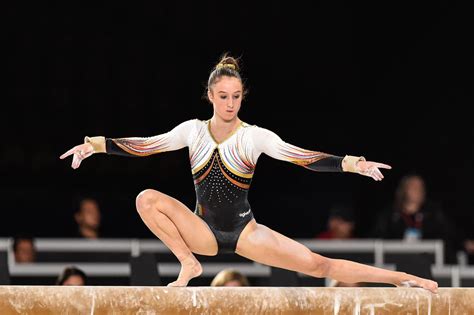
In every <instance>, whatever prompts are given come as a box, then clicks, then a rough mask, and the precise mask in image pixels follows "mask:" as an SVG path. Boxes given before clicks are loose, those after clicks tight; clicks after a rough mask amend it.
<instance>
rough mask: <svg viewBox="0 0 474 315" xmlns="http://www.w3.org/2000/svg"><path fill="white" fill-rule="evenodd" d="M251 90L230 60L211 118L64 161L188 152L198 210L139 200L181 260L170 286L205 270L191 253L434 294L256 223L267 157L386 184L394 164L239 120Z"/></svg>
mask: <svg viewBox="0 0 474 315" xmlns="http://www.w3.org/2000/svg"><path fill="white" fill-rule="evenodd" d="M245 92H246V90H245V86H244V84H243V81H242V78H241V76H240V73H239V65H238V62H237V60H236V59H234V58H232V57H229V56H224V57H223V58H222V59H221V60H220V61H219V63H218V64H217V65H216V66H215V68H214V69H213V70H212V72H211V74H210V76H209V80H208V85H207V96H208V99H209V101H210V102H211V103H212V105H213V108H214V115H213V116H212V118H211V119H209V120H205V121H203V120H199V119H191V120H188V121H185V122H183V123H181V124H179V125H178V126H176V127H175V128H173V129H172V130H171V131H169V132H166V133H163V134H160V135H156V136H153V137H147V138H138V137H133V138H117V139H111V138H105V137H101V136H99V137H86V138H85V143H84V144H81V145H77V146H75V147H73V148H72V149H70V150H69V151H67V152H66V153H64V154H63V155H62V156H61V157H60V158H61V159H64V158H66V157H68V156H70V155H73V160H72V168H74V169H76V168H78V167H79V166H80V164H81V162H82V161H83V160H84V159H86V158H88V157H89V156H91V155H92V154H94V153H108V154H118V155H125V156H147V155H151V154H156V153H161V152H166V151H172V150H178V149H181V148H184V147H188V148H189V158H190V162H191V169H192V175H193V179H194V184H195V189H196V198H197V200H196V201H197V202H196V208H195V211H194V213H193V212H192V211H191V210H190V209H189V208H187V207H186V206H185V205H184V204H183V203H181V202H180V201H178V200H176V199H175V198H173V197H170V196H168V195H166V194H164V193H162V192H160V191H156V190H153V189H147V190H144V191H142V192H141V193H140V194H139V195H138V196H137V198H136V206H137V210H138V213H139V215H140V217H141V218H142V220H143V221H144V222H145V224H146V225H147V226H148V228H149V229H150V230H151V231H152V232H153V233H154V234H155V235H156V236H157V237H158V238H159V239H160V240H162V241H163V243H164V244H165V245H166V246H168V248H169V249H170V250H171V251H172V252H173V254H174V255H176V257H177V258H178V260H179V261H180V263H181V271H180V273H179V276H178V279H177V280H176V281H174V282H171V283H169V284H168V286H186V285H187V284H188V282H189V280H190V279H192V278H194V277H198V276H199V275H200V274H201V273H202V267H201V264H200V263H199V262H198V260H197V259H196V257H195V256H194V254H193V253H196V254H200V255H210V256H214V255H216V254H217V253H222V252H235V253H237V254H239V255H241V256H243V257H246V258H248V259H251V260H253V261H256V262H259V263H262V264H265V265H269V266H275V267H279V268H284V269H289V270H293V271H297V272H301V273H305V274H307V275H310V276H313V277H329V278H332V279H335V280H338V281H342V282H348V283H355V282H381V283H390V284H393V285H396V286H417V287H423V288H425V289H428V290H430V291H433V292H436V290H437V287H438V285H437V283H436V282H434V281H431V280H427V279H422V278H419V277H416V276H413V275H409V274H407V273H404V272H394V271H389V270H384V269H380V268H375V267H371V266H368V265H363V264H359V263H355V262H352V261H347V260H341V259H330V258H326V257H323V256H321V255H318V254H316V253H313V252H311V251H310V250H309V249H308V248H307V247H305V246H304V245H302V244H300V243H298V242H296V241H294V240H292V239H290V238H288V237H286V236H284V235H282V234H280V233H278V232H276V231H273V230H272V229H270V228H268V227H266V226H264V225H262V224H258V223H257V222H256V221H255V219H254V218H253V214H252V210H251V208H250V205H249V202H248V200H247V194H248V191H249V188H250V183H251V181H252V176H253V174H254V171H255V166H256V164H257V160H258V157H259V156H260V154H262V153H265V154H267V155H269V156H271V157H272V158H275V159H278V160H283V161H288V162H291V163H294V164H297V165H300V166H303V167H305V168H308V169H310V170H313V171H321V172H352V173H358V174H361V175H365V176H368V177H371V178H373V179H374V180H376V181H380V180H382V179H383V175H382V173H381V172H380V170H379V169H390V168H391V167H390V166H388V165H385V164H382V163H376V162H369V161H366V160H365V159H364V158H363V157H354V156H349V155H346V156H345V157H339V156H335V155H331V154H326V153H322V152H317V151H311V150H306V149H302V148H299V147H297V146H294V145H292V144H289V143H286V142H284V141H283V140H282V139H281V138H280V137H279V136H278V135H277V134H275V133H274V132H272V131H270V130H268V129H265V128H262V127H259V126H256V125H251V124H248V123H245V122H243V121H241V120H240V119H239V117H238V112H239V109H240V106H241V102H242V99H243V97H244V95H245Z"/></svg>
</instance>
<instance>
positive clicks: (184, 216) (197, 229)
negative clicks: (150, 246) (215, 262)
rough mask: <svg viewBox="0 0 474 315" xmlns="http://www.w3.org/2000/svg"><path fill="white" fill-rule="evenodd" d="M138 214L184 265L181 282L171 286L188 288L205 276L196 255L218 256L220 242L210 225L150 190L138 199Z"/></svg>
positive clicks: (180, 274)
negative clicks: (196, 279) (193, 281)
mask: <svg viewBox="0 0 474 315" xmlns="http://www.w3.org/2000/svg"><path fill="white" fill-rule="evenodd" d="M136 203H137V210H138V213H139V214H140V217H141V218H142V220H143V222H145V224H146V226H148V228H149V229H150V230H151V231H152V232H153V233H154V234H155V235H156V236H157V237H158V238H159V239H160V240H162V241H163V243H164V244H165V245H166V246H168V248H169V249H170V250H171V251H172V252H173V254H174V255H175V256H176V257H177V258H178V260H179V261H180V263H181V271H180V273H179V276H178V279H177V280H176V281H174V282H172V283H170V284H168V285H169V286H186V285H187V284H188V281H189V280H190V279H192V278H194V277H197V276H199V275H200V274H201V273H202V267H201V264H200V263H199V262H198V261H197V259H196V257H195V256H194V255H193V253H196V254H200V255H209V256H213V255H216V254H217V241H216V239H215V237H214V234H212V232H211V230H210V229H209V227H208V226H207V224H206V223H205V222H204V221H203V220H202V219H201V218H199V217H198V216H196V215H195V214H194V213H193V212H192V211H191V210H190V209H189V208H188V207H186V206H185V205H184V204H183V203H181V202H180V201H178V200H176V199H175V198H173V197H170V196H168V195H166V194H163V193H161V192H159V191H156V190H152V189H147V190H144V191H142V192H141V193H140V194H139V195H138V196H137V201H136Z"/></svg>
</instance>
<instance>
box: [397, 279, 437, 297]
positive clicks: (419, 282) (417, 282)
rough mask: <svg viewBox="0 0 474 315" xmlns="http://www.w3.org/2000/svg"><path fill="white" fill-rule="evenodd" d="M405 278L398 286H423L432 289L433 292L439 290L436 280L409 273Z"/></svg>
mask: <svg viewBox="0 0 474 315" xmlns="http://www.w3.org/2000/svg"><path fill="white" fill-rule="evenodd" d="M403 278H404V280H402V281H401V282H400V284H398V285H397V286H399V287H415V288H423V289H426V290H429V291H431V292H432V293H437V292H438V283H437V282H435V281H432V280H428V279H423V278H419V277H415V276H412V275H409V274H405V275H404V277H403Z"/></svg>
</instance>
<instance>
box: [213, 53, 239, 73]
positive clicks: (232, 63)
mask: <svg viewBox="0 0 474 315" xmlns="http://www.w3.org/2000/svg"><path fill="white" fill-rule="evenodd" d="M222 68H229V69H232V70H235V71H237V72H239V70H240V67H239V62H238V61H237V59H235V58H234V57H230V56H227V55H224V57H222V58H221V60H220V61H219V63H218V64H217V65H216V69H222Z"/></svg>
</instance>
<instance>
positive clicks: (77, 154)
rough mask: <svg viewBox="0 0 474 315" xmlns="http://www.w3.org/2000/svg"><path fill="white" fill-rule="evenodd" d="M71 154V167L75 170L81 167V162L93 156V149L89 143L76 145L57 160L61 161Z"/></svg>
mask: <svg viewBox="0 0 474 315" xmlns="http://www.w3.org/2000/svg"><path fill="white" fill-rule="evenodd" d="M71 154H73V157H72V163H71V167H72V168H73V169H76V168H78V167H79V166H80V165H81V162H82V160H84V159H87V158H88V157H89V156H91V155H92V154H94V148H93V147H92V144H90V143H84V144H80V145H76V146H75V147H74V148H72V149H70V150H69V151H67V152H66V153H64V154H63V155H61V156H60V157H59V158H60V159H61V160H62V159H65V158H67V157H68V156H70V155H71Z"/></svg>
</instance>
